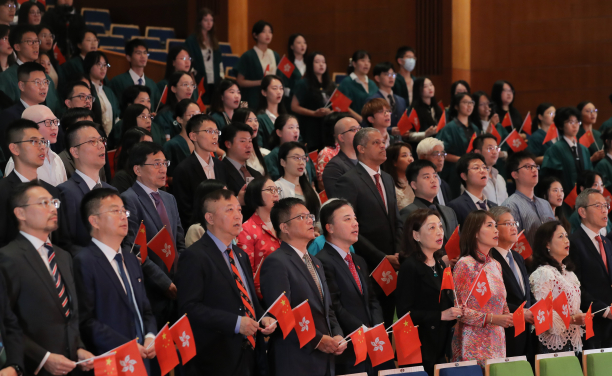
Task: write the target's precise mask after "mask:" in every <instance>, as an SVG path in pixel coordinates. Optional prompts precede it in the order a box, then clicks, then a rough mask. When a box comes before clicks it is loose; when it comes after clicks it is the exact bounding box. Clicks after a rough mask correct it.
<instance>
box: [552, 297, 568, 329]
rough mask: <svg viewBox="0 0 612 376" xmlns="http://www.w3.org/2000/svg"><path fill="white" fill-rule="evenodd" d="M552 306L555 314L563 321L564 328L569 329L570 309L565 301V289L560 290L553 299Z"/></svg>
mask: <svg viewBox="0 0 612 376" xmlns="http://www.w3.org/2000/svg"><path fill="white" fill-rule="evenodd" d="M553 308H554V310H555V311H557V314H558V315H559V316H560V317H561V319H562V320H563V322H564V323H565V328H566V329H569V326H570V321H571V320H570V311H569V304H568V302H567V295H566V294H565V291H562V292H561V294H559V296H557V298H556V299H555V300H553Z"/></svg>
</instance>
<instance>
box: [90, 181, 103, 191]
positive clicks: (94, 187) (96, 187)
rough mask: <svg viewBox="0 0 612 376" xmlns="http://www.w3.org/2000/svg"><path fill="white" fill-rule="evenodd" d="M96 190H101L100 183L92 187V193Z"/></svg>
mask: <svg viewBox="0 0 612 376" xmlns="http://www.w3.org/2000/svg"><path fill="white" fill-rule="evenodd" d="M98 188H102V183H97V184H96V185H94V186H93V189H92V191H93V190H94V189H98Z"/></svg>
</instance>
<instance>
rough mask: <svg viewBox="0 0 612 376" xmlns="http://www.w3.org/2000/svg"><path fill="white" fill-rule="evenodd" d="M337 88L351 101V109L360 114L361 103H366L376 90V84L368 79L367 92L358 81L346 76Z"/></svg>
mask: <svg viewBox="0 0 612 376" xmlns="http://www.w3.org/2000/svg"><path fill="white" fill-rule="evenodd" d="M338 90H340V92H341V93H342V94H344V95H346V96H347V97H348V98H349V99H350V100H351V101H352V102H351V106H350V107H351V110H353V111H355V112H356V113H357V114H359V115H361V109H362V108H363V105H365V104H366V102H367V99H368V98H369V97H370V96H372V95H374V94H375V93H376V92H377V91H378V86H376V83H374V80H370V79H368V92H366V91H365V89H364V88H363V86H362V85H361V84H360V83H358V82H357V81H355V80H353V79H352V78H351V77H350V76H347V77H346V78H345V79H344V80H342V82H341V83H340V86H338Z"/></svg>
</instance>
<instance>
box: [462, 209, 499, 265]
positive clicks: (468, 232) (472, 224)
mask: <svg viewBox="0 0 612 376" xmlns="http://www.w3.org/2000/svg"><path fill="white" fill-rule="evenodd" d="M487 218H491V219H492V220H494V221H495V218H493V216H492V215H491V213H489V212H487V211H484V210H475V211H473V212H471V213H470V214H468V216H467V218H466V219H465V222H464V223H463V226H461V238H460V239H459V248H460V249H461V257H464V256H472V258H473V259H474V260H476V261H477V262H479V263H481V264H482V263H484V262H485V260H483V259H482V258H481V257H480V255H479V254H478V240H477V239H476V235H477V234H478V232H480V229H481V228H482V225H483V224H484V223H485V221H486V220H487Z"/></svg>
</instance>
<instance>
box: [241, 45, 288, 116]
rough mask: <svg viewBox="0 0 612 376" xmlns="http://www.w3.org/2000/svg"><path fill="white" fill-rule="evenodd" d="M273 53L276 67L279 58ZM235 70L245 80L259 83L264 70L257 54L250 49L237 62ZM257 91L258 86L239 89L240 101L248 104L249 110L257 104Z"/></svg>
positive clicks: (258, 89)
mask: <svg viewBox="0 0 612 376" xmlns="http://www.w3.org/2000/svg"><path fill="white" fill-rule="evenodd" d="M273 52H274V59H275V60H276V64H275V65H278V63H280V56H279V55H278V53H276V52H275V51H273ZM235 69H236V71H237V72H238V73H240V74H242V75H243V76H244V79H245V80H249V81H259V80H261V79H263V78H264V68H263V67H262V66H261V62H260V61H259V56H257V52H255V50H254V49H252V48H251V49H250V50H248V51H247V52H245V53H243V54H242V56H240V60H238V64H237V65H236V67H235ZM277 73H280V72H277ZM259 91H260V87H259V86H253V87H245V88H240V93H241V94H242V100H243V101H247V102H248V104H249V105H248V107H249V108H257V103H258V102H259Z"/></svg>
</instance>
